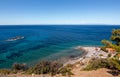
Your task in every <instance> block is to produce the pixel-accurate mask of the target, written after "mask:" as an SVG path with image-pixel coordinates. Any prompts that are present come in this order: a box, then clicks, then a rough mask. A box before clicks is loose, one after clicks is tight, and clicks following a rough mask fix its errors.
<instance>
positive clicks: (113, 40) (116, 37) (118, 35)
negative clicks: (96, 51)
mask: <svg viewBox="0 0 120 77" xmlns="http://www.w3.org/2000/svg"><path fill="white" fill-rule="evenodd" d="M102 43H103V44H104V45H105V46H103V47H102V49H103V50H104V51H105V48H107V47H110V48H114V49H116V51H117V52H120V29H113V31H112V35H111V37H110V40H102Z"/></svg>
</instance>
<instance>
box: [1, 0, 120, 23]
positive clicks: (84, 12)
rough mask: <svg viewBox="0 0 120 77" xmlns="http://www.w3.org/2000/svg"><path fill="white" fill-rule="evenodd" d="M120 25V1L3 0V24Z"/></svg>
mask: <svg viewBox="0 0 120 77" xmlns="http://www.w3.org/2000/svg"><path fill="white" fill-rule="evenodd" d="M21 24H112V25H113V24H116V25H118V24H120V0H0V25H21Z"/></svg>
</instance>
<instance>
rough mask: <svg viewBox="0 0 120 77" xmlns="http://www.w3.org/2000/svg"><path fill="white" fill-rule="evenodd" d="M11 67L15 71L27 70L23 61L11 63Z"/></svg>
mask: <svg viewBox="0 0 120 77" xmlns="http://www.w3.org/2000/svg"><path fill="white" fill-rule="evenodd" d="M12 69H13V70H16V71H20V70H21V71H25V70H27V69H28V67H27V65H26V64H25V63H21V64H20V63H14V64H13V65H12Z"/></svg>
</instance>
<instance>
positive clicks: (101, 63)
mask: <svg viewBox="0 0 120 77" xmlns="http://www.w3.org/2000/svg"><path fill="white" fill-rule="evenodd" d="M108 65H109V64H108V60H106V59H95V60H92V61H90V63H89V64H88V65H87V66H86V67H85V68H84V69H83V70H88V71H89V70H96V69H99V68H106V67H108Z"/></svg>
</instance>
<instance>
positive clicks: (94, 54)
mask: <svg viewBox="0 0 120 77" xmlns="http://www.w3.org/2000/svg"><path fill="white" fill-rule="evenodd" d="M75 49H77V50H80V51H83V52H84V53H83V54H82V55H80V56H79V57H78V58H77V59H74V60H70V61H68V62H66V63H64V66H66V65H68V64H75V63H77V62H82V63H84V64H86V63H88V62H89V60H90V59H92V58H107V57H108V53H106V52H104V51H103V50H101V48H100V47H96V46H78V47H76V48H75ZM100 55H102V56H100Z"/></svg>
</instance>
